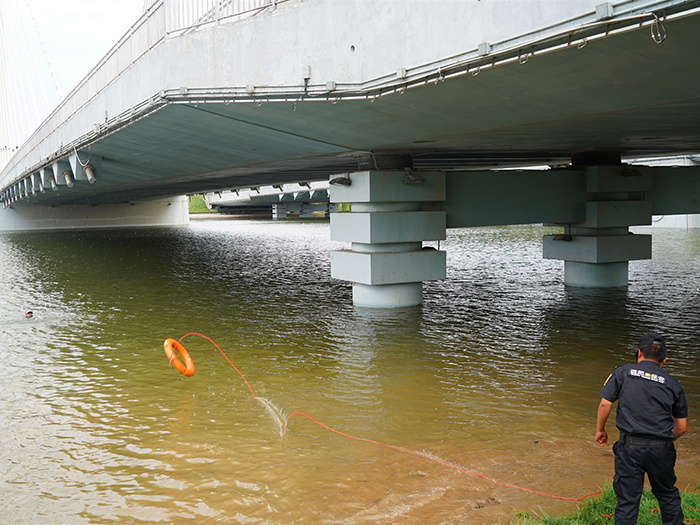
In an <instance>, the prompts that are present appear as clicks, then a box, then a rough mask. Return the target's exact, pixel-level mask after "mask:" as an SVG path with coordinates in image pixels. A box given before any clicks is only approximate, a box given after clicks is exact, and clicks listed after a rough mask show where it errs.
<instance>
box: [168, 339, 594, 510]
mask: <svg viewBox="0 0 700 525" xmlns="http://www.w3.org/2000/svg"><path fill="white" fill-rule="evenodd" d="M193 335H196V336H199V337H202V338H204V339H206V340H207V341H209V342H210V343H211V344H213V345H214V346H215V347H216V349H217V350H219V352H221V355H223V356H224V358H225V359H226V361H228V363H229V364H230V365H231V366H232V367H233V369H234V370H235V371H236V372H238V375H240V376H241V378H242V379H243V381H245V384H246V386H247V387H248V390H250V393H251V394H252V395H253V398H255V399H259V398H258V396H257V395H255V392H254V391H253V388H252V387H251V386H250V383H248V380H247V379H246V378H245V376H244V375H243V374H242V373H241V371H240V370H238V368H236V365H234V364H233V363H232V362H231V360H230V359H229V358H228V356H227V355H226V354H225V353H224V351H223V350H222V349H221V348H220V347H219V345H217V344H216V343H215V342H214V341H213V340H212V339H210V338H209V337H207V336H206V335H202V334H199V333H197V332H190V333H188V334H185V335H183V336H182V337H181V338H180V339H179V340H178V342H181V341H182V340H183V339H185V338H186V337H189V336H193ZM293 416H303V417H305V418H307V419H309V420H311V421H313V422H314V423H316V424H317V425H319V426H320V427H323V428H325V429H326V430H330V431H331V432H335V433H336V434H339V435H341V436H344V437H346V438H349V439H353V440H355V441H364V442H366V443H372V444H373V445H378V446H380V447H385V448H389V449H392V450H396V451H398V452H402V453H405V454H410V455H412V456H417V457H420V458H423V459H427V460H429V461H432V462H434V463H437V464H439V465H442V466H445V467H448V468H451V469H454V470H457V471H459V472H464V473H465V474H470V475H472V476H476V477H478V478H482V479H485V480H487V481H490V482H492V483H495V484H496V485H500V486H502V487H509V488H512V489H516V490H521V491H524V492H529V493H531V494H537V495H539V496H546V497H548V498H555V499H560V500H566V501H582V500H584V499H586V498H589V497H591V496H594V495H596V494H600V493H601V492H602V490H597V491H595V492H591V493H590V494H586V495H585V496H581V497H578V498H570V497H566V496H557V495H554V494H547V493H546V492H539V491H537V490H532V489H528V488H525V487H519V486H518V485H512V484H510V483H504V482H502V481H498V480H495V479H493V478H490V477H488V476H485V475H484V474H479V473H478V472H474V471H472V470H467V469H465V468H463V467H460V466H459V465H455V464H453V463H448V462H447V461H443V460H441V459H438V458H436V457H433V456H430V455H428V454H424V453H421V452H415V451H412V450H408V449H405V448H402V447H397V446H395V445H387V444H386V443H380V442H379V441H374V440H373V439H367V438H362V437H357V436H352V435H350V434H346V433H345V432H341V431H340V430H336V429H335V428H332V427H329V426H328V425H326V424H324V423H321V422H320V421H318V420H317V419H314V418H313V417H311V416H310V415H308V414H305V413H304V412H292V413H291V414H289V415H288V416H287V417H286V419H285V420H284V426H283V428H282V441H283V442H284V437H285V435H286V433H287V427H288V424H289V420H290V419H291V418H292V417H293Z"/></svg>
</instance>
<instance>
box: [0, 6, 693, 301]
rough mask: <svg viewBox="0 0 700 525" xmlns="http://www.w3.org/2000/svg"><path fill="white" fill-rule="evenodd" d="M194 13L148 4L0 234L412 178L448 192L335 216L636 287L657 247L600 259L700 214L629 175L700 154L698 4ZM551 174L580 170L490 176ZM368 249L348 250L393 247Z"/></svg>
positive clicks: (43, 131)
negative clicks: (506, 244) (370, 219)
mask: <svg viewBox="0 0 700 525" xmlns="http://www.w3.org/2000/svg"><path fill="white" fill-rule="evenodd" d="M179 5H181V3H179V2H176V1H175V0H159V1H156V2H154V4H153V5H152V6H151V7H150V8H149V10H148V11H147V12H146V13H145V14H144V16H143V17H142V18H141V19H140V20H139V21H138V22H137V23H136V24H135V25H134V26H133V27H132V29H131V30H130V31H129V33H128V34H127V35H125V37H124V38H122V40H120V42H118V43H117V45H116V46H115V47H114V49H113V50H112V51H111V52H110V54H108V55H107V56H106V57H105V58H104V59H103V60H102V61H101V62H100V64H98V66H97V67H96V68H95V69H94V70H93V71H92V73H91V74H90V75H89V76H88V77H87V78H86V79H85V80H84V81H83V82H82V83H81V84H80V85H79V86H78V87H76V88H75V89H74V90H73V92H72V93H71V94H70V95H69V96H68V97H67V99H66V100H65V101H64V102H63V103H62V104H61V106H60V107H59V108H58V109H57V110H56V111H54V112H53V113H52V115H51V116H50V117H49V118H48V119H47V120H46V121H45V122H44V124H42V126H41V127H40V128H39V129H38V130H37V131H36V132H35V133H34V135H32V137H31V138H30V139H29V140H28V141H27V143H26V144H24V145H23V146H22V147H21V148H20V149H19V151H18V152H17V153H16V154H15V155H14V157H13V158H12V159H11V161H10V162H9V164H8V165H7V166H6V167H5V168H4V169H3V170H2V173H1V174H0V197H1V199H2V202H3V204H4V206H5V209H4V210H0V212H2V214H0V222H2V221H3V218H7V217H15V218H16V217H24V218H29V219H28V220H29V222H25V223H22V224H23V226H21V227H23V228H26V227H31V220H32V219H31V217H33V216H37V217H38V216H41V219H40V220H39V219H36V221H35V223H36V224H37V227H43V226H41V225H39V223H41V224H54V226H59V224H58V223H51V217H52V214H53V213H57V214H60V213H63V214H64V215H66V213H67V215H71V214H73V215H78V214H80V213H83V212H82V211H78V210H79V209H80V210H82V208H80V207H81V206H89V207H98V208H99V207H100V206H121V205H123V203H128V202H131V203H133V202H134V201H148V200H149V199H162V198H171V197H174V196H177V195H183V194H192V193H201V192H207V191H217V190H223V189H235V188H249V187H253V186H260V185H274V184H281V183H289V182H298V181H316V180H327V179H328V178H329V177H330V176H334V175H337V174H340V173H353V172H363V171H366V172H368V173H374V174H379V175H376V177H379V179H377V180H384V181H388V180H393V181H395V182H397V183H399V184H400V183H401V182H402V180H403V181H404V183H406V180H405V179H402V177H399V178H398V179H396V178H395V177H393V176H392V175H390V174H391V173H396V171H395V170H399V173H401V172H403V173H409V172H419V173H422V174H424V175H426V176H427V180H428V185H422V186H420V187H422V188H427V187H430V188H432V190H435V191H432V190H430V191H428V190H425V191H424V192H423V190H421V191H418V190H416V191H415V192H414V193H413V194H410V195H408V194H406V195H404V192H403V190H400V191H393V192H389V193H384V194H381V192H380V194H381V196H380V194H378V193H376V192H375V193H373V190H372V188H373V187H374V186H373V185H374V184H375V182H372V181H373V180H374V177H375V175H371V174H370V175H369V179H368V180H367V181H365V179H364V178H362V177H361V178H360V179H361V180H363V181H365V182H367V184H368V186H367V188H368V193H367V195H370V194H372V195H373V196H367V195H364V194H363V195H360V194H353V193H352V192H351V193H350V194H348V193H347V187H344V188H345V189H340V190H339V192H338V197H337V199H346V200H345V202H355V203H357V204H358V205H357V206H356V207H353V211H355V210H359V209H362V207H363V205H362V204H361V203H362V202H374V201H376V200H377V199H380V200H381V201H382V202H387V201H391V200H392V199H394V198H400V199H409V200H411V201H420V202H423V203H425V202H427V201H429V202H432V203H433V204H432V205H431V206H429V207H430V208H431V210H430V211H427V210H426V209H425V208H426V206H425V205H424V204H421V205H420V206H419V208H420V209H422V210H423V211H425V212H426V213H433V212H435V213H442V214H443V215H442V216H443V219H442V221H443V223H444V225H446V226H447V227H453V226H470V225H480V224H513V223H527V222H558V223H562V224H565V225H568V226H567V228H568V227H573V228H574V230H573V231H574V233H575V234H577V235H580V236H581V237H590V238H593V239H596V240H595V243H597V244H596V246H597V247H596V248H591V247H587V248H582V249H581V250H579V249H576V250H573V249H572V248H567V249H566V250H563V251H562V250H561V249H559V248H557V249H554V250H553V251H552V249H551V248H550V249H549V252H548V248H547V244H545V256H549V257H555V258H561V259H564V260H566V261H567V264H568V263H569V262H572V263H573V262H577V263H582V264H589V265H593V267H596V268H602V267H603V266H601V265H605V264H609V263H611V262H615V263H616V264H618V268H621V267H620V266H619V264H621V261H624V267H625V272H624V282H626V278H627V274H626V265H627V261H628V260H631V259H635V258H647V257H650V256H651V254H650V244H649V247H648V248H647V247H646V244H645V245H644V246H641V245H640V246H637V245H635V247H626V248H619V246H620V243H619V242H615V240H614V239H608V243H609V244H611V245H614V246H615V250H617V251H618V252H619V251H620V250H622V252H624V253H622V254H620V253H616V254H615V255H611V254H607V255H605V256H601V255H600V253H599V252H601V251H602V252H606V253H607V252H608V251H610V250H611V249H612V248H610V247H606V248H601V247H600V246H599V245H600V242H599V239H600V238H601V237H603V236H608V237H610V236H611V235H612V236H614V235H622V234H624V235H626V232H627V226H629V225H634V224H647V223H649V221H650V220H651V219H650V218H651V214H652V213H654V214H674V213H700V175H699V173H698V170H697V168H694V167H687V168H684V169H680V170H676V171H671V170H669V169H668V168H644V169H636V170H629V169H627V168H624V166H622V165H621V164H620V161H621V160H623V161H624V159H625V158H632V157H634V158H638V157H643V156H657V157H658V156H664V155H684V154H696V153H698V152H700V118H698V116H700V91H698V89H697V86H698V85H700V69H698V67H697V64H698V63H700V1H698V0H620V1H613V2H601V1H600V0H570V1H567V2H551V1H546V0H529V1H523V0H501V1H499V2H480V1H478V0H469V1H467V0H443V1H440V2H431V1H428V0H413V1H408V2H377V1H375V0H358V1H352V2H339V1H337V0H276V1H275V0H246V1H245V2H244V1H243V0H236V1H233V2H232V1H223V0H218V1H216V2H214V1H211V2H208V3H206V5H207V6H209V7H208V8H207V9H205V11H204V12H201V13H198V14H197V16H196V17H195V18H192V19H185V18H184V17H185V15H184V14H183V12H182V11H180V10H178V8H177V7H178V6H179ZM244 5H245V8H243V6H244ZM86 45H89V43H86ZM542 164H549V165H551V166H555V167H559V166H566V168H564V169H561V170H559V169H555V170H550V171H541V172H534V173H533V172H530V171H526V172H509V173H508V174H504V173H502V172H500V173H498V172H491V171H487V170H488V169H489V168H493V167H503V166H527V165H542ZM571 164H573V167H572V166H571ZM382 173H386V174H387V176H386V177H384V178H382V177H383V176H382V175H381V174H382ZM392 177H393V178H392ZM420 178H422V179H424V180H426V177H420ZM346 179H347V180H348V183H352V181H351V180H350V179H352V177H346ZM360 179H357V180H358V181H359V180H360ZM413 180H415V179H413ZM90 182H94V184H91V183H90ZM365 182H355V184H364V183H365ZM382 184H383V183H382ZM380 185H381V184H380ZM52 187H53V189H55V191H52ZM417 187H418V186H416V188H417ZM439 188H442V190H440V189H439ZM423 193H425V194H423ZM398 195H403V196H402V197H398ZM331 198H332V200H333V196H332V197H331ZM351 199H360V200H359V201H358V200H355V201H353V200H351ZM368 199H369V200H368ZM610 202H613V203H614V204H612V205H611V204H609V203H610ZM436 203H437V204H436ZM48 206H50V207H51V208H48ZM611 207H612V208H614V210H612V211H611V209H610V208H611ZM61 209H62V210H63V212H61V211H60V210H61ZM68 209H70V210H74V211H69V212H66V210H68ZM8 210H9V211H8ZM30 210H33V211H30ZM51 210H55V211H51ZM620 210H622V211H620ZM376 211H377V209H372V210H370V211H368V212H367V213H373V212H376ZM384 211H389V210H384ZM394 211H398V210H394ZM403 211H406V210H403ZM611 213H612V214H613V215H614V218H613V216H611V215H610V214H611ZM341 215H342V214H341ZM343 220H346V219H343ZM47 221H48V222H47ZM5 222H6V223H7V221H5ZM27 225H29V226H27ZM100 225H104V224H102V223H100ZM573 225H578V226H573ZM576 227H579V228H583V229H582V230H576V229H575V228H576ZM373 228H374V227H373ZM605 228H607V230H604V231H603V229H605ZM621 228H622V229H624V232H622V230H621ZM439 229H440V228H439V227H438V230H439ZM335 231H336V232H339V231H341V230H340V229H338V228H336V230H335ZM443 232H444V226H443ZM432 235H435V233H432ZM437 235H442V234H439V233H438V234H437ZM577 235H574V236H573V237H574V238H578V237H577ZM336 237H343V234H340V233H338V234H336ZM427 238H429V237H424V239H427ZM432 238H435V237H432ZM372 239H373V237H372V236H371V235H370V236H369V237H368V239H366V240H365V241H362V242H361V241H357V240H355V239H351V238H349V237H348V238H347V239H346V240H350V241H352V242H354V243H358V244H362V243H363V242H364V243H365V244H368V245H373V244H376V243H379V244H383V243H384V244H385V243H387V242H388V243H389V244H391V243H395V242H399V241H394V240H390V241H388V240H386V239H385V240H384V241H376V239H375V240H372ZM415 240H420V239H414V240H413V241H415ZM413 241H411V242H413ZM625 242H627V241H625ZM635 242H637V241H635ZM573 244H576V243H573ZM573 244H571V243H569V244H566V246H569V247H570V246H573ZM554 246H563V245H561V244H560V245H556V244H555V245H554ZM606 246H607V245H606ZM625 246H626V245H625ZM385 248H386V246H385ZM567 250H568V251H567ZM572 250H573V251H572ZM615 250H613V251H615ZM647 252H648V253H647ZM426 257H428V256H426ZM431 257H432V256H431ZM375 259H376V258H375ZM438 262H439V261H438ZM431 264H432V263H431ZM596 265H598V266H596ZM570 266H571V267H572V268H573V264H572V265H570ZM586 268H588V267H586ZM589 270H590V268H589ZM586 271H588V270H586ZM596 271H597V270H596ZM572 272H573V270H572ZM341 273H342V272H341ZM418 273H420V272H418ZM439 273H440V272H437V273H432V274H431V273H430V272H428V274H430V275H431V276H428V277H424V279H430V278H439V275H438V274H439ZM584 273H585V272H584ZM594 273H595V272H594ZM618 273H619V272H618ZM426 275H427V274H426ZM572 275H573V273H572ZM596 275H597V274H596ZM416 276H417V274H416V275H412V276H408V277H405V278H411V279H414V280H418V281H420V280H424V279H416ZM579 277H580V276H579ZM341 278H342V276H341ZM363 278H364V277H363ZM621 279H622V278H619V277H616V278H615V279H614V280H613V281H611V282H612V283H613V285H616V284H619V283H620V282H622V281H621ZM349 280H353V281H354V282H360V281H358V280H357V279H355V278H350V279H349ZM366 280H368V281H372V279H371V278H367V279H366ZM576 280H577V279H570V280H569V279H568V280H567V282H570V283H571V284H575V283H576ZM379 281H381V279H379ZM603 281H604V279H603ZM404 282H405V281H404ZM600 282H601V281H600V276H599V275H598V276H594V277H590V276H585V277H582V278H581V282H580V283H579V284H583V285H587V284H591V285H598V284H600ZM596 283H598V284H596ZM371 284H372V285H377V284H386V282H384V281H381V282H373V283H371ZM603 285H605V284H604V283H603ZM410 300H413V299H409V301H410Z"/></svg>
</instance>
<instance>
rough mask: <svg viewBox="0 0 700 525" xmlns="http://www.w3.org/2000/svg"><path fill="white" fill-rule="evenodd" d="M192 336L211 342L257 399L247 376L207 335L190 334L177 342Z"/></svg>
mask: <svg viewBox="0 0 700 525" xmlns="http://www.w3.org/2000/svg"><path fill="white" fill-rule="evenodd" d="M190 335H198V336H199V337H203V338H204V339H206V340H207V341H209V342H210V343H211V344H213V345H214V346H215V347H216V349H217V350H218V351H219V352H221V355H222V356H224V358H225V359H226V361H228V364H229V365H231V366H232V367H233V369H234V370H235V371H236V372H238V375H239V376H241V377H242V378H243V381H245V384H246V386H247V387H248V390H250V393H251V394H253V397H254V398H256V399H257V397H258V396H256V395H255V392H253V389H252V388H251V386H250V383H248V380H247V379H246V378H245V376H244V375H243V374H241V371H240V370H238V368H236V365H234V364H233V363H232V362H231V360H230V359H229V358H228V356H227V355H226V354H225V353H224V351H223V350H222V349H221V348H219V345H217V344H216V343H215V342H214V341H212V340H211V339H209V338H208V337H207V336H206V335H202V334H198V333H197V332H190V333H189V334H185V335H183V336H182V337H181V338H180V339H178V341H177V342H178V343H180V342H182V340H183V339H184V338H185V337H189V336H190Z"/></svg>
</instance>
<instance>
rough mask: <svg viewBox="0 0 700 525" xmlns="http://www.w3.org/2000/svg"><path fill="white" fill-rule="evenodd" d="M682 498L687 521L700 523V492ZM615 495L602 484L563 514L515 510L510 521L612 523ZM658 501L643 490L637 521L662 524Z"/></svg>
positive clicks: (520, 524) (523, 524)
mask: <svg viewBox="0 0 700 525" xmlns="http://www.w3.org/2000/svg"><path fill="white" fill-rule="evenodd" d="M681 502H682V505H683V512H684V514H685V518H686V520H687V521H686V523H687V524H688V525H700V492H683V491H681ZM616 504H617V498H615V493H614V492H613V490H612V487H610V486H607V487H605V489H604V491H603V493H602V494H601V495H600V496H598V497H596V498H591V499H589V500H587V501H585V502H583V503H582V504H581V505H580V506H579V509H578V511H577V512H575V513H573V514H566V515H564V516H551V515H548V514H544V513H543V514H539V515H538V514H537V513H533V514H530V513H523V512H520V513H518V514H516V516H515V519H513V521H511V522H510V523H511V525H611V524H612V523H613V518H612V514H613V513H614V512H615V505H616ZM658 507H659V504H658V502H657V501H656V498H655V497H654V495H653V494H652V493H651V492H649V491H647V490H645V491H644V493H643V494H642V501H641V503H640V504H639V518H638V521H637V524H638V525H661V516H660V514H659V511H658V510H654V509H658Z"/></svg>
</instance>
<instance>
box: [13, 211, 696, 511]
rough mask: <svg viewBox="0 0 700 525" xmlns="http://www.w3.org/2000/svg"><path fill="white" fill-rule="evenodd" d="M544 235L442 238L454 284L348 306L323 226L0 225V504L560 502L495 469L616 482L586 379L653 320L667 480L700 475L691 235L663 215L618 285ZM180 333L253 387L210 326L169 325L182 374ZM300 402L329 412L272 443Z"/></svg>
mask: <svg viewBox="0 0 700 525" xmlns="http://www.w3.org/2000/svg"><path fill="white" fill-rule="evenodd" d="M543 233H545V231H544V229H543V228H541V227H534V226H533V227H509V228H479V229H464V230H453V231H450V232H449V238H448V240H447V241H444V242H442V243H441V249H445V250H447V253H448V279H447V280H446V281H444V282H440V283H427V284H426V285H425V288H424V297H425V304H424V305H423V306H422V307H417V308H410V309H403V310H397V311H375V310H366V309H355V308H353V307H352V305H351V290H350V288H349V285H348V284H346V283H343V282H339V281H334V280H331V279H330V277H329V274H330V269H329V262H328V261H329V254H328V252H329V250H330V249H333V248H338V247H341V246H342V245H340V244H336V243H331V242H330V241H329V240H328V238H329V232H328V225H327V224H324V223H311V224H310V223H298V222H297V223H294V222H290V223H284V222H267V221H262V222H254V221H211V222H210V221H207V222H195V223H193V224H192V225H191V226H190V227H189V228H185V229H173V230H167V229H166V230H162V229H161V230H143V231H126V230H124V231H113V232H81V233H76V232H72V233H71V232H66V233H28V234H13V235H0V360H1V361H2V363H3V373H2V376H0V384H1V385H2V397H1V398H0V428H1V429H2V432H1V433H0V445H1V446H0V461H1V464H2V465H3V468H2V469H1V470H0V492H1V493H2V494H3V498H2V500H1V502H0V510H1V511H2V516H3V520H4V521H6V522H7V523H31V524H35V523H51V524H54V523H70V524H80V523H90V524H92V523H133V524H145V523H158V522H161V523H182V522H185V521H187V520H190V519H192V520H194V521H195V522H197V523H227V524H228V523H232V524H235V523H265V524H278V523H279V524H290V523H344V524H354V523H396V524H401V523H422V524H423V523H425V524H431V523H435V524H439V523H493V522H494V520H499V519H501V520H508V519H510V518H511V517H512V516H513V514H514V513H515V512H516V511H527V510H533V509H544V510H546V511H560V510H569V509H572V508H574V507H575V503H573V502H570V501H567V500H560V499H554V498H551V497H549V496H546V495H543V494H534V493H531V492H525V491H522V490H518V489H515V488H512V487H507V486H504V485H498V484H496V483H494V481H492V480H497V481H500V482H503V483H506V484H511V485H517V486H520V487H524V488H527V489H530V490H533V491H536V492H542V493H546V494H551V495H555V496H562V497H567V498H578V497H580V496H583V495H585V494H588V493H590V492H593V491H595V490H597V489H598V488H600V487H601V486H602V485H603V484H604V483H605V482H606V481H607V480H609V479H610V478H611V476H612V455H611V452H610V449H609V448H607V449H601V448H599V447H596V446H595V445H593V444H592V437H593V434H594V418H595V409H596V407H597V403H598V396H597V393H598V390H599V388H600V385H601V383H602V382H603V381H604V380H605V378H606V377H607V375H608V373H609V372H610V371H611V370H612V368H614V366H615V365H616V364H619V363H620V362H627V361H628V360H629V358H630V357H631V355H632V349H633V347H634V344H635V342H636V341H637V339H638V336H639V334H640V333H642V332H645V331H651V330H654V331H659V332H662V333H664V334H666V335H667V340H668V345H669V347H670V349H671V352H672V353H671V356H670V358H669V362H668V364H667V367H668V369H669V370H670V371H671V372H672V373H673V374H674V375H676V377H678V378H679V379H680V381H681V382H682V383H683V384H684V386H685V389H686V393H687V396H688V400H689V403H690V406H691V414H690V425H689V426H690V431H689V433H688V434H687V435H686V436H684V437H683V438H682V440H681V441H680V442H679V445H678V448H679V466H678V474H679V486H681V487H688V486H690V487H693V486H695V485H696V484H698V483H700V479H699V478H700V475H699V474H698V472H700V432H698V427H699V424H700V421H699V419H700V417H699V416H698V403H699V401H700V381H698V365H699V364H700V357H699V356H700V353H699V351H698V346H699V342H700V310H699V309H698V306H697V305H698V304H700V284H699V283H700V281H699V280H698V276H699V275H700V232H675V231H663V232H657V233H655V234H654V247H653V248H654V259H653V260H652V261H639V262H633V263H632V264H631V266H630V284H629V287H628V288H627V289H624V290H607V291H590V290H589V291H586V290H575V289H566V288H565V287H564V286H563V284H562V279H563V268H562V263H561V262H558V261H545V260H542V258H541V236H542V234H543ZM27 308H32V309H33V311H34V313H35V316H34V318H33V319H31V320H26V319H24V318H23V312H24V310H25V309H27ZM189 332H198V333H201V334H204V335H206V336H208V337H210V338H211V339H213V340H214V341H215V342H216V343H217V344H218V345H219V346H220V347H221V349H222V350H223V351H224V352H226V354H227V356H228V357H229V359H230V360H231V362H232V363H233V364H234V365H235V366H236V367H237V368H238V369H239V370H240V371H241V373H243V374H244V375H245V377H246V379H247V380H248V382H249V384H250V387H251V389H252V391H253V393H254V395H255V396H257V398H258V399H256V398H254V397H253V393H251V390H249V388H248V387H247V386H246V384H245V382H244V381H243V379H242V378H241V376H240V375H239V374H238V373H237V372H236V371H235V370H234V369H233V368H232V366H231V365H230V364H229V363H228V362H227V361H226V360H225V359H224V357H223V356H222V355H221V354H220V353H219V351H218V350H217V349H216V348H215V347H214V346H213V345H212V344H211V343H210V342H209V341H207V340H205V339H203V338H200V337H197V336H189V337H187V338H186V339H185V340H184V341H183V344H184V345H185V347H186V348H187V350H188V351H189V353H190V354H191V355H192V357H193V359H194V361H195V365H196V367H197V372H196V374H195V375H194V376H193V377H192V378H185V377H184V376H181V375H180V374H178V373H177V372H176V371H175V370H174V369H173V368H172V367H169V366H168V362H167V359H166V358H165V354H164V352H163V341H164V339H165V338H167V337H174V338H179V337H181V336H183V335H184V334H187V333H189ZM294 412H303V413H304V414H306V415H308V416H310V417H312V418H314V419H315V420H316V421H318V422H319V423H322V424H323V425H325V426H326V427H330V429H329V428H326V427H323V426H321V425H319V424H317V423H316V422H314V421H313V420H311V419H309V417H306V416H305V415H301V414H297V415H294V416H292V417H291V418H290V419H289V420H288V424H287V427H286V432H285V435H284V439H283V438H282V430H283V425H284V421H285V419H286V418H287V417H289V416H290V415H291V414H293V413H294ZM334 430H335V431H337V432H334ZM609 430H610V431H613V430H614V427H613V425H612V424H610V425H609ZM338 432H341V433H342V434H340V433H338ZM611 434H613V435H614V434H615V432H611ZM353 438H361V439H363V440H371V442H370V441H363V440H358V439H353ZM387 445H388V446H387ZM391 447H397V448H398V449H402V450H397V448H391ZM480 476H487V477H488V478H491V479H485V478H483V477H480Z"/></svg>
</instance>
